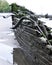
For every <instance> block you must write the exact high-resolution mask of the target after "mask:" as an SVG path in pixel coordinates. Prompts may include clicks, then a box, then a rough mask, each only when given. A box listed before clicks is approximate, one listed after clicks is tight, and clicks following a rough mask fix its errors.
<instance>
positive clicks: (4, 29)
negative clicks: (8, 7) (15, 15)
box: [0, 13, 19, 65]
mask: <svg viewBox="0 0 52 65" xmlns="http://www.w3.org/2000/svg"><path fill="white" fill-rule="evenodd" d="M3 15H5V16H7V15H11V14H9V13H3V14H2V13H0V65H3V64H4V65H12V64H13V54H12V53H13V48H17V47H19V44H18V42H17V40H16V39H15V35H14V32H13V30H12V29H11V27H12V19H11V16H10V17H8V18H3V17H2V16H3Z"/></svg>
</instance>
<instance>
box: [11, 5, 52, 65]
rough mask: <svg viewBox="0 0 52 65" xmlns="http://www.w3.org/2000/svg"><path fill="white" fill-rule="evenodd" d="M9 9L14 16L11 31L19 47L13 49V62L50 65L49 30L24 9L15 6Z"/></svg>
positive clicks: (36, 17)
mask: <svg viewBox="0 0 52 65" xmlns="http://www.w3.org/2000/svg"><path fill="white" fill-rule="evenodd" d="M11 7H12V12H13V13H14V14H15V15H13V16H12V20H13V22H12V26H13V27H12V29H13V31H14V34H15V36H16V39H17V41H18V42H19V44H20V47H21V48H20V49H18V48H16V49H14V62H16V63H18V65H52V35H51V28H49V27H48V26H46V25H44V22H42V21H41V20H38V18H39V17H40V16H38V15H36V14H35V13H33V12H32V11H29V10H28V9H26V8H25V7H22V6H19V5H16V4H12V5H11ZM15 53H16V54H15Z"/></svg>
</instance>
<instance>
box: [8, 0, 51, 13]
mask: <svg viewBox="0 0 52 65" xmlns="http://www.w3.org/2000/svg"><path fill="white" fill-rule="evenodd" d="M7 1H8V2H9V3H10V4H11V3H13V2H16V3H17V4H19V5H23V6H25V7H26V8H28V9H30V10H32V11H34V12H36V13H41V14H43V13H49V14H52V0H7Z"/></svg>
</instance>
